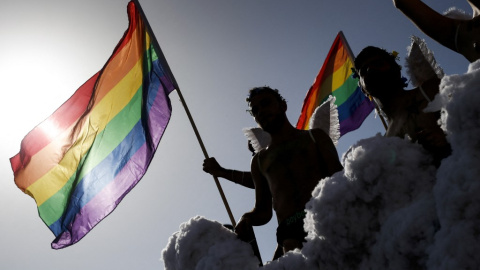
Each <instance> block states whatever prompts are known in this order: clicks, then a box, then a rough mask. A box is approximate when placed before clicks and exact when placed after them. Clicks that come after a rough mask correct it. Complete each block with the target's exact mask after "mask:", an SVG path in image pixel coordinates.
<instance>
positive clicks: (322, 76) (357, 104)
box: [297, 31, 374, 136]
mask: <svg viewBox="0 0 480 270" xmlns="http://www.w3.org/2000/svg"><path fill="white" fill-rule="evenodd" d="M353 61H354V57H353V53H352V52H351V50H350V47H349V46H348V43H347V41H346V39H345V37H344V35H343V33H342V32H341V31H340V32H339V33H338V35H337V37H336V38H335V41H334V42H333V45H332V47H331V48H330V51H329V52H328V55H327V58H326V59H325V62H324V63H323V66H322V68H321V69H320V72H319V73H318V75H317V77H316V78H315V81H314V83H313V85H312V86H311V87H310V89H309V90H308V93H307V96H306V97H305V100H304V102H303V107H302V112H301V114H300V117H299V119H298V122H297V128H298V129H305V130H306V129H309V128H310V127H309V122H310V117H311V116H312V114H313V112H314V111H315V109H316V108H317V107H318V106H319V105H321V104H322V103H323V102H324V101H325V100H326V99H327V98H328V96H329V95H333V96H335V98H336V101H335V105H337V108H338V118H339V119H338V120H339V122H340V136H342V135H344V134H345V133H347V132H350V131H352V130H355V129H357V128H358V127H360V125H361V124H362V123H363V121H364V120H365V118H366V117H367V116H368V115H369V114H370V112H371V111H372V110H373V109H374V104H373V102H371V101H370V100H369V99H367V98H366V97H365V95H364V94H363V93H362V91H361V89H360V87H359V86H358V79H356V78H353V77H352V70H351V69H352V67H353Z"/></svg>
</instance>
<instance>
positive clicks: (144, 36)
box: [10, 1, 178, 249]
mask: <svg viewBox="0 0 480 270" xmlns="http://www.w3.org/2000/svg"><path fill="white" fill-rule="evenodd" d="M127 9H128V17H129V26H128V29H127V31H126V32H125V34H124V36H123V37H122V39H121V40H120V42H119V43H118V45H117V47H116V48H115V49H114V51H113V53H112V55H111V56H110V58H109V60H108V61H107V63H106V64H105V65H104V67H103V68H102V69H101V70H100V71H99V72H98V73H97V74H95V75H94V76H93V77H91V78H90V79H89V80H88V81H87V82H86V83H85V84H83V85H82V86H81V87H80V88H79V89H78V90H77V91H76V92H75V93H74V94H73V96H72V97H70V99H68V100H67V101H66V102H65V103H64V104H63V105H62V106H61V107H60V108H58V109H57V110H56V111H55V112H54V113H53V114H52V115H51V116H50V117H49V118H47V119H46V120H45V121H43V122H42V123H41V124H39V125H38V126H37V127H35V128H34V129H33V130H32V131H30V132H29V133H28V134H27V135H26V136H25V138H24V139H23V140H22V143H21V149H20V152H19V153H18V154H17V155H15V156H14V157H12V158H11V159H10V162H11V165H12V170H13V172H14V175H15V183H16V185H17V186H18V187H19V188H20V189H21V190H22V191H23V192H25V193H26V194H28V195H30V196H32V197H33V198H34V199H35V201H36V203H37V206H38V212H39V215H40V217H41V219H42V220H43V221H44V222H45V224H46V225H47V226H48V227H49V228H50V230H51V231H52V232H53V233H54V234H55V236H56V239H55V240H54V241H53V242H52V248H54V249H60V248H64V247H67V246H69V245H72V244H74V243H76V242H78V241H79V240H80V239H82V238H83V237H84V236H85V235H86V234H87V233H88V232H89V231H90V230H91V229H92V228H93V227H94V226H95V225H97V224H98V223H99V222H100V221H101V220H102V219H103V218H105V217H106V216H107V215H108V214H109V213H111V212H112V211H113V210H114V209H115V208H116V206H117V205H118V204H119V203H120V201H121V200H122V199H123V197H124V196H125V195H126V194H127V193H128V192H129V191H130V190H131V189H132V188H133V187H134V186H135V185H136V184H137V183H138V181H140V179H141V178H142V177H143V175H144V174H145V172H146V170H147V168H148V165H149V164H150V162H151V160H152V158H153V155H154V153H155V150H156V148H157V146H158V143H159V141H160V138H161V137H162V135H163V132H164V130H165V128H166V126H167V124H168V122H169V120H170V115H171V105H170V100H169V98H168V94H169V93H170V92H172V91H173V90H174V89H178V86H177V84H176V82H175V78H174V77H173V75H172V73H171V71H170V69H169V67H168V64H167V62H166V60H165V58H164V56H163V53H162V52H161V50H160V47H159V46H158V43H157V42H156V40H155V37H154V35H153V33H152V32H151V29H150V26H149V25H148V22H147V20H146V18H145V16H144V14H143V12H142V10H141V7H140V6H139V4H138V2H137V1H132V2H130V3H129V4H128V8H127Z"/></svg>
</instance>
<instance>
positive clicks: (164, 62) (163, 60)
mask: <svg viewBox="0 0 480 270" xmlns="http://www.w3.org/2000/svg"><path fill="white" fill-rule="evenodd" d="M133 1H134V3H135V5H136V6H137V8H138V11H139V12H140V15H141V16H142V18H143V21H144V22H145V27H146V28H147V31H148V32H149V33H150V35H151V40H152V43H153V46H154V47H155V50H156V52H157V54H158V60H159V61H161V63H162V67H163V68H164V69H165V70H166V71H167V72H166V73H167V74H165V75H166V76H168V77H169V78H170V80H171V81H172V83H173V85H174V87H175V90H177V93H178V96H179V97H180V102H181V103H182V105H183V108H184V109H185V112H186V113H187V116H188V119H189V120H190V124H191V125H192V128H193V131H194V132H195V136H196V137H197V140H198V142H199V144H200V147H201V148H202V151H203V155H204V156H205V158H209V156H208V153H207V150H206V149H205V146H204V144H203V141H202V138H201V137H200V133H199V132H198V129H197V126H196V125H195V122H194V121H193V117H192V115H191V114H190V110H189V109H188V106H187V103H186V102H185V99H184V98H183V95H182V92H181V91H180V87H178V84H177V81H176V80H175V77H174V76H173V73H172V71H171V70H170V66H169V65H168V63H167V60H166V58H165V56H164V55H163V52H162V49H161V48H160V45H159V44H158V41H157V39H156V38H155V36H154V35H153V31H152V28H151V27H150V24H149V23H148V20H147V17H146V16H145V13H143V9H142V7H141V6H140V3H139V2H138V0H133ZM213 179H214V180H215V184H216V185H217V188H218V191H219V192H220V196H221V197H222V201H223V204H224V205H225V208H226V209H227V213H228V216H229V217H230V222H231V223H232V225H233V227H234V228H235V226H236V223H235V219H234V218H233V214H232V211H231V210H230V206H229V205H228V202H227V199H226V197H225V194H224V192H223V189H222V186H221V185H220V182H219V181H218V178H217V177H216V176H213Z"/></svg>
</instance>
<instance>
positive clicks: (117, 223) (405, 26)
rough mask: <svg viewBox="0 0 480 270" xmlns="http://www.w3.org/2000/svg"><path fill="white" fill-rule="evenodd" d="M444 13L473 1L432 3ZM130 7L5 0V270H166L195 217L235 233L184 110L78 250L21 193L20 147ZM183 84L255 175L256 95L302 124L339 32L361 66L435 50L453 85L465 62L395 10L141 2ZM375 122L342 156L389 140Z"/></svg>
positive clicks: (0, 46)
mask: <svg viewBox="0 0 480 270" xmlns="http://www.w3.org/2000/svg"><path fill="white" fill-rule="evenodd" d="M424 2H426V3H427V4H429V5H431V6H432V7H433V8H434V9H436V10H437V11H440V12H443V11H445V10H446V9H448V8H449V7H453V6H456V7H458V8H461V9H464V10H466V11H467V12H469V13H471V10H470V7H469V6H468V4H467V3H466V2H464V1H453V0H449V1H447V0H428V1H424ZM127 3H128V1H127V0H121V1H120V0H102V1H93V0H82V1H53V0H44V1H22V0H18V1H2V2H1V3H0V9H1V10H2V16H1V17H0V37H1V40H2V42H1V43H0V59H1V61H0V71H1V73H0V74H1V75H0V76H1V77H0V78H1V82H2V88H3V89H2V93H3V99H2V106H0V110H1V115H2V124H3V128H2V130H3V132H2V133H1V135H0V136H1V140H0V141H1V144H0V155H1V156H0V174H1V180H2V181H0V214H1V217H2V218H1V220H2V221H1V222H0V234H1V236H0V256H1V257H0V268H1V269H52V268H60V267H62V268H65V269H67V268H68V269H163V262H161V261H160V252H161V250H162V249H163V248H164V247H165V246H166V244H167V241H168V238H169V237H170V236H171V235H172V234H173V233H174V232H175V231H177V230H178V227H179V225H180V224H181V223H183V222H186V221H188V220H189V219H190V218H191V217H194V216H196V215H200V216H204V217H206V218H208V219H211V220H217V221H219V222H221V223H230V220H229V217H228V215H227V212H226V210H225V207H224V205H223V203H222V200H221V198H220V195H219V192H218V190H217V188H216V186H215V184H214V182H213V178H212V177H211V176H210V175H208V174H206V173H204V172H203V171H202V162H203V159H204V156H203V153H202V151H201V149H200V146H199V144H198V142H197V140H196V138H195V136H194V133H193V130H192V128H191V126H190V124H189V122H188V120H187V117H186V114H185V111H184V110H183V108H182V105H181V104H180V103H179V101H178V94H177V93H176V92H173V93H172V94H171V95H170V98H171V100H172V106H173V114H172V118H171V121H170V124H169V126H168V127H167V129H166V132H165V135H164V137H163V139H162V140H161V142H160V145H159V148H158V151H157V153H156V156H155V157H154V159H153V161H152V163H151V165H150V168H149V170H148V172H147V174H146V175H145V177H144V178H143V179H142V181H140V183H139V184H138V185H137V187H136V188H134V189H133V190H132V192H130V193H129V194H128V195H127V196H126V198H125V199H124V200H123V201H122V203H121V204H120V205H119V207H117V209H116V210H115V211H114V212H113V213H112V214H111V215H110V216H108V217H107V218H106V219H105V220H103V221H102V222H101V223H100V224H99V225H98V226H97V227H95V228H94V229H93V230H92V231H91V232H90V233H89V234H88V235H87V236H86V237H85V238H84V239H82V240H81V241H80V242H79V243H77V244H75V245H73V246H71V247H68V248H66V249H63V250H52V249H51V248H50V243H51V242H52V240H53V239H54V235H53V234H52V233H51V232H50V230H49V229H48V227H47V226H46V225H45V224H44V223H43V222H42V220H41V219H40V218H39V217H38V213H37V208H36V205H35V202H34V200H33V199H32V198H31V197H29V196H28V195H25V194H23V193H22V192H21V191H20V190H19V189H18V188H17V187H16V186H15V184H14V182H13V173H12V171H11V169H10V163H9V158H10V157H11V156H13V155H15V154H16V153H17V152H18V150H19V147H20V141H21V139H22V138H23V136H25V135H26V134H27V133H28V132H29V131H30V130H31V129H32V128H33V127H34V126H35V125H37V124H38V123H40V122H41V121H42V120H43V119H45V118H46V117H47V116H48V115H50V114H51V113H52V112H53V111H54V110H55V109H56V108H58V107H59V106H60V105H61V104H62V103H63V102H64V101H65V100H67V99H68V98H69V97H70V96H71V95H72V94H73V92H74V91H75V90H76V89H77V88H78V87H79V86H80V85H81V84H83V83H84V82H85V81H86V80H87V79H88V78H90V76H92V75H93V74H94V73H96V72H97V71H98V70H99V69H101V67H102V66H103V64H104V63H105V61H106V60H107V59H108V57H109V56H110V54H111V52H112V51H113V49H114V47H115V45H116V44H117V42H118V41H119V40H120V38H121V37H122V35H123V33H124V31H125V30H126V28H127V23H128V21H127V13H126V6H127ZM140 3H141V4H142V6H143V9H144V10H145V13H146V15H147V17H148V19H149V21H150V24H151V26H152V28H153V31H154V32H155V35H156V37H157V39H158V41H159V43H160V46H161V47H162V49H163V52H164V54H165V56H166V58H167V60H168V62H169V64H170V67H171V69H172V71H173V73H174V75H175V77H176V80H177V82H178V83H179V85H180V88H181V91H182V93H183V95H184V97H185V99H186V102H187V104H188V106H189V109H190V111H191V113H192V115H193V118H194V120H195V122H196V124H197V127H198V129H199V132H200V135H201V136H202V139H203V141H204V144H205V146H206V148H207V151H208V154H209V155H210V156H214V157H216V158H217V160H218V161H219V162H220V164H221V165H223V166H224V167H227V168H235V169H238V170H249V163H250V158H251V155H250V152H249V151H248V150H247V148H246V146H247V141H246V139H245V136H244V135H243V133H242V128H245V127H252V126H255V122H254V121H253V119H252V118H251V117H250V116H249V115H248V113H246V112H245V109H246V108H247V106H246V103H245V97H246V94H247V91H248V89H249V88H251V87H254V86H262V85H270V86H272V87H275V88H278V89H279V90H280V92H281V93H282V94H283V96H284V97H285V98H286V99H287V102H288V106H289V108H288V111H287V114H288V117H289V119H290V121H291V122H292V124H295V123H296V121H297V118H298V116H299V113H300V109H301V106H302V102H303V99H304V97H305V94H306V92H307V90H308V89H309V87H310V85H311V84H312V82H313V80H314V78H315V76H316V75H317V73H318V71H319V69H320V68H321V66H322V63H323V61H324V59H325V56H326V54H327V53H328V50H329V49H330V46H331V44H332V42H333V40H334V38H335V36H336V34H337V33H338V31H343V32H344V34H345V37H346V39H347V41H348V42H349V44H350V47H351V49H352V51H353V53H354V54H357V53H358V52H359V51H360V50H361V49H362V48H363V47H365V46H368V45H376V46H380V47H384V48H386V49H388V50H396V51H398V52H399V53H400V57H401V58H402V61H401V63H403V57H404V56H405V53H406V47H407V46H408V45H409V43H410V39H409V37H410V36H411V35H417V36H419V37H421V38H425V39H426V41H427V44H428V45H429V48H430V49H432V50H433V51H434V53H435V56H436V59H437V62H438V63H439V64H440V65H441V66H442V67H443V68H444V71H445V73H446V74H455V73H464V72H465V71H466V69H467V65H468V62H467V61H466V60H465V59H464V58H463V57H462V56H460V55H458V54H456V53H454V52H452V51H450V50H448V49H445V48H443V47H441V46H440V45H438V44H437V43H436V42H435V41H433V40H431V39H429V38H427V37H426V36H425V35H424V34H423V33H421V32H419V31H418V30H417V29H416V28H415V26H414V25H413V24H412V23H411V22H410V21H408V20H407V19H406V17H404V16H403V14H401V13H400V12H399V11H398V10H396V9H395V7H394V6H393V4H392V1H390V0H385V1H379V0H363V1H353V0H350V1H346V0H335V1H333V0H332V1H320V0H317V1H314V0H305V1H304V0H301V1H286V0H282V1H278V0H277V1H274V0H262V1H253V0H244V1H234V0H224V1H221V0H204V1H200V0H198V1H189V0H158V1H154V0H148V1H147V0H144V1H142V0H140ZM382 129H383V128H382V125H381V123H380V121H379V119H375V118H373V114H372V115H371V116H370V117H369V118H368V119H367V121H366V122H365V123H364V125H363V126H362V127H361V128H360V129H359V130H358V131H355V132H352V133H350V134H347V135H345V136H344V137H342V138H341V139H340V142H339V145H338V147H337V150H338V153H339V155H342V154H343V153H344V152H345V151H346V150H347V149H348V147H349V146H350V145H352V144H353V143H355V142H356V141H357V140H359V139H362V138H366V137H371V136H373V135H375V134H376V133H378V132H382ZM220 181H221V184H222V187H223V190H224V192H225V195H226V197H227V200H228V203H229V205H230V208H231V209H232V212H233V215H234V217H235V219H237V220H238V219H239V218H240V217H241V215H242V214H243V213H244V212H246V211H248V210H250V209H251V208H252V207H253V202H254V201H253V200H254V198H253V195H254V194H253V191H252V190H249V189H246V188H242V187H241V186H238V185H235V184H232V183H230V182H227V181H225V180H222V179H221V180H220ZM275 229H276V221H275V220H273V219H272V221H271V222H270V223H269V224H268V225H266V226H263V227H261V228H256V229H255V233H256V235H257V240H258V242H259V246H260V251H261V255H262V257H263V260H264V261H266V260H269V259H270V258H271V256H272V254H273V250H274V247H275V245H276V240H275Z"/></svg>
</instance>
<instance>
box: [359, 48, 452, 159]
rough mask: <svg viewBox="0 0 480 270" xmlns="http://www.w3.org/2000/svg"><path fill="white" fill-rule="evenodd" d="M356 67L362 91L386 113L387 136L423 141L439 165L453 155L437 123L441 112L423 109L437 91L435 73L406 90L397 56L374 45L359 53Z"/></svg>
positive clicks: (437, 83)
mask: <svg viewBox="0 0 480 270" xmlns="http://www.w3.org/2000/svg"><path fill="white" fill-rule="evenodd" d="M355 70H356V73H357V75H358V76H359V85H360V87H361V88H362V91H363V92H364V93H365V94H366V95H367V96H369V97H373V98H374V99H375V101H376V103H377V105H378V106H379V108H380V109H381V110H382V111H383V112H384V113H385V115H386V116H387V120H388V128H387V131H386V133H385V136H387V137H391V136H397V137H400V138H405V137H406V136H407V137H408V138H409V139H410V140H411V141H412V142H418V143H420V144H421V145H422V146H423V147H424V148H425V149H426V150H427V151H429V152H430V153H431V154H432V156H433V158H434V162H435V165H436V166H438V165H439V163H440V161H441V160H442V159H443V158H445V157H446V156H448V155H450V153H451V148H450V145H449V144H448V142H447V140H446V137H445V133H444V132H443V130H442V129H441V128H440V126H439V125H438V123H437V121H438V119H439V117H440V112H424V111H423V110H424V109H425V107H426V106H427V105H428V103H429V102H430V100H432V99H433V98H434V96H435V95H436V94H437V93H438V89H439V84H440V79H438V78H437V77H436V76H433V77H432V78H431V79H430V80H427V81H425V82H424V83H423V84H422V85H421V86H420V87H418V88H415V89H412V90H405V89H404V87H405V86H406V85H405V82H404V81H403V80H402V76H401V72H400V70H401V67H400V66H399V65H398V64H397V62H396V57H395V56H394V55H392V54H390V53H388V52H387V51H385V50H383V49H380V48H377V47H373V46H369V47H366V48H364V49H363V50H362V51H361V52H360V53H359V54H358V56H357V57H356V59H355Z"/></svg>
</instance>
